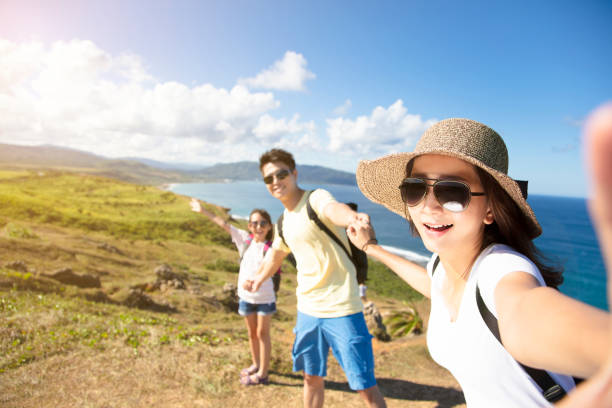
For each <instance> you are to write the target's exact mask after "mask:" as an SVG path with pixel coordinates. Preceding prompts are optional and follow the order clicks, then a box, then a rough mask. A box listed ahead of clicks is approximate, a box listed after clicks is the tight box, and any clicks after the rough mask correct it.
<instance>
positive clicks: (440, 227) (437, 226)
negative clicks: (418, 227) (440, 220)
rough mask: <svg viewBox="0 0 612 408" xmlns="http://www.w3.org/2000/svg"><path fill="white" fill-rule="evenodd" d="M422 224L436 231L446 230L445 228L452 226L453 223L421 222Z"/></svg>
mask: <svg viewBox="0 0 612 408" xmlns="http://www.w3.org/2000/svg"><path fill="white" fill-rule="evenodd" d="M423 225H425V228H427V229H428V230H430V231H436V232H440V231H446V230H447V229H449V228H450V227H452V226H453V224H423Z"/></svg>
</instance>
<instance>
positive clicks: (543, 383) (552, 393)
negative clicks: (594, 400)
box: [438, 258, 565, 402]
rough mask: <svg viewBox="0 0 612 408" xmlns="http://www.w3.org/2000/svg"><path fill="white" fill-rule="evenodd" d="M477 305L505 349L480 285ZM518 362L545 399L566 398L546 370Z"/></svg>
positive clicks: (477, 293)
mask: <svg viewBox="0 0 612 408" xmlns="http://www.w3.org/2000/svg"><path fill="white" fill-rule="evenodd" d="M438 259H440V258H438ZM476 303H477V305H478V311H479V312H480V316H481V317H482V320H484V322H485V324H486V325H487V327H488V328H489V330H490V331H491V333H492V334H493V336H495V338H496V339H497V341H499V344H501V345H502V347H503V345H504V343H502V340H501V335H500V333H499V324H498V323H497V318H496V317H495V315H493V313H491V311H490V310H489V308H488V307H487V305H486V304H485V302H484V300H483V299H482V296H481V295H480V288H479V287H478V284H476ZM515 361H516V360H515ZM516 362H517V363H518V364H519V365H520V366H521V367H522V368H523V370H525V372H526V373H527V375H529V376H530V377H531V378H532V379H533V381H535V382H536V384H538V386H539V387H540V388H541V389H542V395H543V396H544V398H546V400H547V401H549V402H556V401H559V400H560V399H561V398H563V397H564V396H565V390H564V389H563V387H561V386H560V385H559V384H557V383H556V382H555V380H553V378H552V377H551V376H550V374H548V373H547V372H546V371H545V370H540V369H537V368H533V367H529V366H526V365H523V364H521V363H520V362H519V361H516Z"/></svg>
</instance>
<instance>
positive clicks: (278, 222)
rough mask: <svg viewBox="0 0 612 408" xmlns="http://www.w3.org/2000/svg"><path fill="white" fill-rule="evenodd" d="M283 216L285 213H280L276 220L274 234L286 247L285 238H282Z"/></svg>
mask: <svg viewBox="0 0 612 408" xmlns="http://www.w3.org/2000/svg"><path fill="white" fill-rule="evenodd" d="M284 215H285V213H284V212H282V213H281V215H280V217H278V220H276V232H277V233H278V236H279V237H280V238H281V240H282V241H283V244H285V245H287V243H286V242H285V237H284V236H283V218H284Z"/></svg>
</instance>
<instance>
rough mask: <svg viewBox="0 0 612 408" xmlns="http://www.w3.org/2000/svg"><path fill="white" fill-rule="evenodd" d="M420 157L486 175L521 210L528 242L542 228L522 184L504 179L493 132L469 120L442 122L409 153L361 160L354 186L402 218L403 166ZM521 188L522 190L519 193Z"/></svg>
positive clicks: (502, 149)
mask: <svg viewBox="0 0 612 408" xmlns="http://www.w3.org/2000/svg"><path fill="white" fill-rule="evenodd" d="M423 154H439V155H444V156H451V157H457V158H459V159H462V160H465V161H467V162H468V163H471V164H473V165H475V166H478V167H480V168H481V169H483V170H484V171H486V172H487V173H489V174H490V175H491V176H492V177H493V178H494V179H495V180H496V181H497V182H498V183H499V185H500V186H501V187H502V188H503V189H504V190H505V191H506V192H507V193H508V195H509V196H510V197H511V198H512V200H514V202H515V203H516V204H517V205H518V207H519V208H520V209H521V211H522V212H523V214H524V215H525V219H526V221H527V222H528V225H527V229H528V231H529V235H530V236H531V237H532V238H535V237H537V236H538V235H540V234H541V233H542V228H541V227H540V224H539V223H538V220H537V219H536V217H535V214H534V213H533V210H532V209H531V207H530V206H529V204H527V201H526V200H525V198H526V197H527V185H526V182H518V181H515V180H513V179H511V178H510V177H508V150H507V149H506V144H505V143H504V141H503V139H502V138H501V136H499V135H498V134H497V132H495V131H494V130H493V129H491V128H489V127H487V126H485V125H483V124H482V123H479V122H476V121H473V120H470V119H456V118H453V119H445V120H443V121H441V122H438V123H436V124H434V125H432V126H431V127H430V128H429V129H427V130H426V131H425V133H423V135H422V136H421V138H420V139H419V141H418V143H417V145H416V147H415V149H414V151H413V152H411V153H394V154H390V155H387V156H383V157H380V158H378V159H375V160H363V161H361V162H360V163H359V166H358V167H357V175H356V177H357V185H358V186H359V189H360V190H361V192H362V193H363V194H364V195H365V196H366V197H367V198H368V199H370V200H371V201H373V202H375V203H378V204H382V205H384V206H385V207H387V208H388V209H389V210H391V211H393V212H394V213H396V214H399V215H401V216H405V214H406V212H405V204H404V202H403V201H402V198H401V196H400V191H399V188H398V187H399V185H400V184H401V183H402V180H403V179H404V178H405V177H406V165H407V164H408V162H409V161H410V160H412V159H414V158H415V157H417V156H421V155H423ZM521 187H523V189H521Z"/></svg>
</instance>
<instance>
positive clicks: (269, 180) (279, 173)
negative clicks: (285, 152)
mask: <svg viewBox="0 0 612 408" xmlns="http://www.w3.org/2000/svg"><path fill="white" fill-rule="evenodd" d="M288 175H289V170H287V169H283V170H279V171H277V172H276V173H274V174H270V175H269V176H266V177H264V178H263V181H264V183H266V184H272V183H274V177H276V179H277V180H283V179H284V178H285V177H287V176H288Z"/></svg>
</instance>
